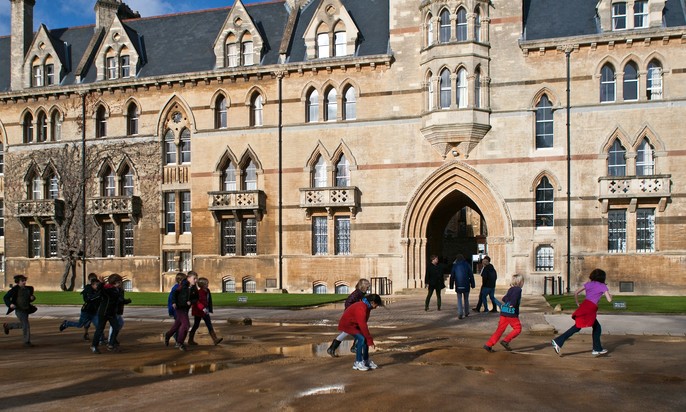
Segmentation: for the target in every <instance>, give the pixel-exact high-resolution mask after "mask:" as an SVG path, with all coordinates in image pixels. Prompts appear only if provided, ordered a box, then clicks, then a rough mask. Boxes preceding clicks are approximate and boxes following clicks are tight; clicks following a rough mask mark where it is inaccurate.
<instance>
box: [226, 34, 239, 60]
mask: <svg viewBox="0 0 686 412" xmlns="http://www.w3.org/2000/svg"><path fill="white" fill-rule="evenodd" d="M236 41H237V40H236V36H235V35H234V34H233V33H231V34H229V35H228V36H227V37H226V66H227V67H238V44H237V43H236Z"/></svg>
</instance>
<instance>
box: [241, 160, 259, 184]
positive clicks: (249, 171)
mask: <svg viewBox="0 0 686 412" xmlns="http://www.w3.org/2000/svg"><path fill="white" fill-rule="evenodd" d="M243 190H257V167H256V166H255V162H253V161H252V160H250V162H249V163H248V165H247V166H246V167H245V171H244V172H243Z"/></svg>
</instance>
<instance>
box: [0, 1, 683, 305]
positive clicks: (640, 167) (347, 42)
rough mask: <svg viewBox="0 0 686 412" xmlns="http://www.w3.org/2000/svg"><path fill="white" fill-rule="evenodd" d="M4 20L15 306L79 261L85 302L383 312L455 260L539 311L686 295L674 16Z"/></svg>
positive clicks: (332, 9)
mask: <svg viewBox="0 0 686 412" xmlns="http://www.w3.org/2000/svg"><path fill="white" fill-rule="evenodd" d="M10 2H11V6H12V13H11V15H12V21H11V27H12V34H11V36H9V37H3V38H0V141H1V142H2V146H1V148H2V151H1V152H0V153H1V154H2V156H3V157H2V163H0V165H2V169H0V171H2V172H3V176H2V180H0V182H1V183H2V186H0V195H1V196H2V203H1V205H2V209H0V210H1V211H2V226H1V228H2V234H3V235H4V246H3V247H4V250H2V253H3V255H4V263H5V264H4V270H5V272H4V282H3V285H4V286H5V287H6V286H7V285H8V284H9V283H10V282H11V279H12V277H11V275H12V274H14V273H27V274H28V275H29V276H30V277H31V283H32V284H34V285H36V286H38V287H39V288H41V289H58V288H59V287H60V283H62V286H63V287H64V284H65V279H67V278H68V277H69V276H68V275H67V277H63V273H64V272H65V260H68V259H69V258H68V257H69V256H70V253H71V256H77V255H78V253H79V252H85V265H86V267H85V269H84V267H83V264H84V262H83V261H82V260H79V259H74V258H72V261H74V262H75V267H76V280H75V286H76V287H80V282H81V276H82V275H81V273H82V272H83V273H85V271H87V272H96V273H99V274H103V275H107V274H109V273H113V272H117V273H120V274H122V275H123V276H125V277H126V279H127V283H126V286H127V287H128V288H130V289H132V290H140V291H162V290H168V288H169V286H170V283H171V280H172V278H173V276H174V274H175V272H177V271H187V270H190V269H193V270H195V271H197V272H199V273H200V274H201V275H202V276H206V277H208V278H209V279H210V283H211V285H212V286H213V289H215V290H217V291H224V292H233V291H235V292H241V291H244V292H264V291H278V290H279V289H286V290H288V291H289V292H296V293H300V292H302V293H312V292H314V293H333V292H339V293H347V292H349V291H351V290H352V288H353V287H354V285H355V283H356V281H357V279H359V278H360V277H367V278H373V285H374V288H375V290H376V291H380V292H382V293H391V292H393V291H398V290H400V289H403V288H420V287H423V279H424V272H425V269H426V265H427V262H428V256H429V255H430V254H436V255H439V256H442V257H443V259H444V261H445V262H446V263H449V262H451V261H452V259H453V258H454V257H455V255H456V254H458V253H462V254H464V255H465V256H468V258H469V257H471V260H472V262H473V263H474V267H475V269H476V270H478V267H479V263H478V261H479V258H480V257H481V256H483V255H484V254H488V255H490V256H491V257H492V261H493V263H494V265H495V267H496V269H497V270H498V273H499V274H500V276H499V283H500V284H503V285H505V284H507V283H508V282H509V278H510V277H511V276H512V274H514V273H522V274H524V275H526V276H527V283H526V286H525V291H526V292H527V293H539V292H541V291H542V290H543V289H544V286H545V287H546V288H548V290H549V288H551V287H552V286H553V285H552V283H550V282H549V281H550V280H552V279H554V280H555V284H556V287H559V286H560V284H559V283H558V282H559V281H561V282H562V284H563V286H564V288H565V289H566V288H568V287H571V289H572V290H573V289H575V288H576V287H577V286H578V285H579V284H580V283H582V282H583V281H584V280H585V279H586V277H587V275H588V273H589V272H590V271H591V270H592V269H593V268H596V267H601V268H605V269H606V270H607V271H608V274H609V279H608V283H609V285H610V287H611V289H612V290H614V291H621V292H627V293H631V292H633V293H638V294H683V293H684V290H685V289H684V285H686V281H685V280H684V276H683V273H684V264H685V262H686V251H685V249H686V242H685V241H684V237H685V236H686V218H685V217H684V216H686V203H685V202H686V200H685V199H686V196H684V194H686V167H684V166H683V164H684V162H683V161H684V156H685V155H686V146H685V145H684V143H683V125H682V120H681V119H683V118H686V63H684V62H686V47H685V43H686V14H685V13H686V8H685V6H684V2H683V1H682V0H625V1H616V0H599V1H598V0H575V1H573V2H572V1H564V2H563V1H550V0H522V1H497V0H495V1H493V0H423V1H412V0H364V1H362V0H281V1H279V0H276V1H268V2H264V3H258V4H250V5H244V4H243V3H242V2H241V0H235V2H234V4H232V5H231V7H225V8H219V9H212V10H205V11H198V12H191V13H180V14H172V15H165V16H156V17H144V18H141V17H140V16H138V15H137V14H136V13H135V12H133V11H132V10H131V9H130V8H129V7H127V6H126V5H125V4H122V3H121V2H120V1H118V0H98V1H95V2H94V3H95V15H96V23H95V25H94V26H87V27H75V28H66V29H49V28H47V27H46V26H44V25H40V26H39V28H38V30H37V31H35V32H34V22H33V8H34V6H35V0H10ZM82 190H85V197H84V196H82V195H81V193H82ZM83 211H85V213H83ZM546 279H547V280H546ZM61 280H62V282H61ZM66 283H67V286H68V283H69V282H68V281H67V282H66Z"/></svg>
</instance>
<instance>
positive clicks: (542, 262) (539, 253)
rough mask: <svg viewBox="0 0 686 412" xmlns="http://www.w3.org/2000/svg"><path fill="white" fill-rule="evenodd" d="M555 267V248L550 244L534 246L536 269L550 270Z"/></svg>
mask: <svg viewBox="0 0 686 412" xmlns="http://www.w3.org/2000/svg"><path fill="white" fill-rule="evenodd" d="M554 269H555V250H554V249H553V247H552V246H550V245H541V246H538V247H537V248H536V271H537V272H550V271H552V270H554Z"/></svg>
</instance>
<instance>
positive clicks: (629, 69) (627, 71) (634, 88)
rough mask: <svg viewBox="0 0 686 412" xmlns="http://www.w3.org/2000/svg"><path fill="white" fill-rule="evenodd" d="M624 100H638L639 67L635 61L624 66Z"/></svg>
mask: <svg viewBox="0 0 686 412" xmlns="http://www.w3.org/2000/svg"><path fill="white" fill-rule="evenodd" d="M624 100H638V67H637V66H636V63H634V62H629V63H627V64H626V66H624Z"/></svg>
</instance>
